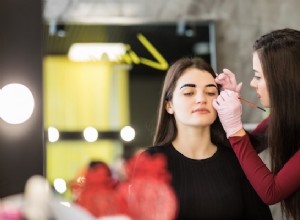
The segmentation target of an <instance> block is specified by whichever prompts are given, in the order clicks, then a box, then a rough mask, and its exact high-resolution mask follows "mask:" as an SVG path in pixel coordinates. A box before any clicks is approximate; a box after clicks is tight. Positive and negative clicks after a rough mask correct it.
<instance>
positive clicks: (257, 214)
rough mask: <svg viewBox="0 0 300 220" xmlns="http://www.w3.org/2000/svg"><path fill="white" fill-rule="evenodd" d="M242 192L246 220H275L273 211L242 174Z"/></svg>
mask: <svg viewBox="0 0 300 220" xmlns="http://www.w3.org/2000/svg"><path fill="white" fill-rule="evenodd" d="M242 180H243V181H242V185H241V187H242V192H243V200H244V207H245V219H246V220H253V219H264V220H267V219H273V218H272V214H271V210H270V208H269V206H268V205H266V204H265V203H264V202H263V201H262V200H261V198H259V196H258V195H257V193H256V192H255V191H254V189H253V187H252V186H251V185H250V183H249V181H248V180H247V178H246V177H245V174H244V173H243V174H242Z"/></svg>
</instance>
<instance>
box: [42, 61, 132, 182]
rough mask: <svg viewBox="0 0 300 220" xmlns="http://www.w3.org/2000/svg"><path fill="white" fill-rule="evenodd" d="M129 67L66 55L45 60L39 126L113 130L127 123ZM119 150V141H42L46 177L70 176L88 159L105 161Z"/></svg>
mask: <svg viewBox="0 0 300 220" xmlns="http://www.w3.org/2000/svg"><path fill="white" fill-rule="evenodd" d="M128 91H129V90H128V66H122V65H120V64H115V63H112V62H100V61H97V62H71V61H69V60H68V58H67V57H65V56H48V57H46V58H45V59H44V128H45V131H46V130H47V128H48V127H49V126H53V127H56V128H57V129H58V130H59V131H83V129H84V128H86V127H88V126H92V127H95V128H96V129H97V130H98V131H118V130H120V129H121V128H122V127H123V126H125V125H128V124H129V121H130V119H129V94H128ZM121 153H122V144H121V142H120V141H118V140H99V141H97V142H94V143H88V142H85V141H84V140H79V141H74V140H72V141H70V140H69V141H58V142H56V143H49V142H47V143H46V166H47V167H46V172H47V178H48V179H49V180H50V181H53V180H54V179H55V178H64V179H66V180H67V181H69V180H70V179H72V178H74V177H75V175H77V174H78V172H79V171H80V170H82V169H83V167H85V166H87V164H88V163H89V162H90V161H91V160H96V159H97V160H103V161H105V162H107V163H111V162H113V160H114V159H115V158H116V156H118V155H119V154H121Z"/></svg>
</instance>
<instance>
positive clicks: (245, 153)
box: [229, 118, 300, 205]
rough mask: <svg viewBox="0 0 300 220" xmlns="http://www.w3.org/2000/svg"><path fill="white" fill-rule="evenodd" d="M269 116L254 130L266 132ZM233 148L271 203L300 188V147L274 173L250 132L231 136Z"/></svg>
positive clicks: (259, 190) (261, 192) (247, 174)
mask: <svg viewBox="0 0 300 220" xmlns="http://www.w3.org/2000/svg"><path fill="white" fill-rule="evenodd" d="M267 121H268V118H267V119H265V120H264V121H262V122H261V123H260V124H259V125H258V127H257V128H256V129H255V130H254V131H253V132H254V133H260V132H264V131H265V129H266V126H267ZM229 141H230V143H231V145H232V148H233V150H234V152H235V154H236V156H237V158H238V160H239V162H240V164H241V166H242V168H243V170H244V172H245V174H246V176H247V178H248V180H249V181H250V183H251V184H252V186H253V188H254V189H255V190H256V192H257V193H258V195H259V196H260V197H261V199H262V200H263V201H264V202H265V203H266V204H269V205H272V204H275V203H277V202H280V201H282V200H283V199H285V198H287V197H288V196H289V195H291V194H292V193H293V192H295V191H296V190H299V189H300V149H299V150H298V151H297V152H296V153H295V154H294V155H293V157H291V158H290V159H289V161H287V163H286V164H285V165H284V166H283V167H282V169H281V170H280V171H279V172H278V173H277V174H274V173H272V172H271V171H270V170H269V169H268V168H267V166H266V165H265V163H264V162H263V161H262V160H261V158H260V157H259V156H258V154H257V152H256V151H255V150H254V148H253V146H252V144H251V142H250V137H249V135H248V134H246V135H244V136H242V137H237V136H235V137H230V138H229Z"/></svg>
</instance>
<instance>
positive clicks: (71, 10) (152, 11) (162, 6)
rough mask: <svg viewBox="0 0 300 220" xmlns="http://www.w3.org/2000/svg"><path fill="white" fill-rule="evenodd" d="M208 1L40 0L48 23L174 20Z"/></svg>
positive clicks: (197, 9)
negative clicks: (42, 2)
mask: <svg viewBox="0 0 300 220" xmlns="http://www.w3.org/2000/svg"><path fill="white" fill-rule="evenodd" d="M212 2H214V1H210V0H151V1H149V0H44V20H45V21H46V22H48V23H50V22H58V21H59V22H64V23H87V24H97V23H118V24H120V23H128V22H129V23H137V22H145V21H149V20H150V21H176V20H178V19H180V18H184V19H188V18H189V17H193V16H195V15H196V14H199V13H200V12H201V8H205V9H207V6H208V5H209V4H212ZM200 3H201V4H200ZM200 5H201V7H200ZM202 6H204V7H202Z"/></svg>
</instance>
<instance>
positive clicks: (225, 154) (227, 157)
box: [218, 147, 239, 166]
mask: <svg viewBox="0 0 300 220" xmlns="http://www.w3.org/2000/svg"><path fill="white" fill-rule="evenodd" d="M218 151H219V153H218V155H219V158H220V159H219V160H221V161H223V163H226V164H232V165H234V166H239V161H238V159H237V157H236V155H235V153H234V151H233V149H232V148H228V147H218Z"/></svg>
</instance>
